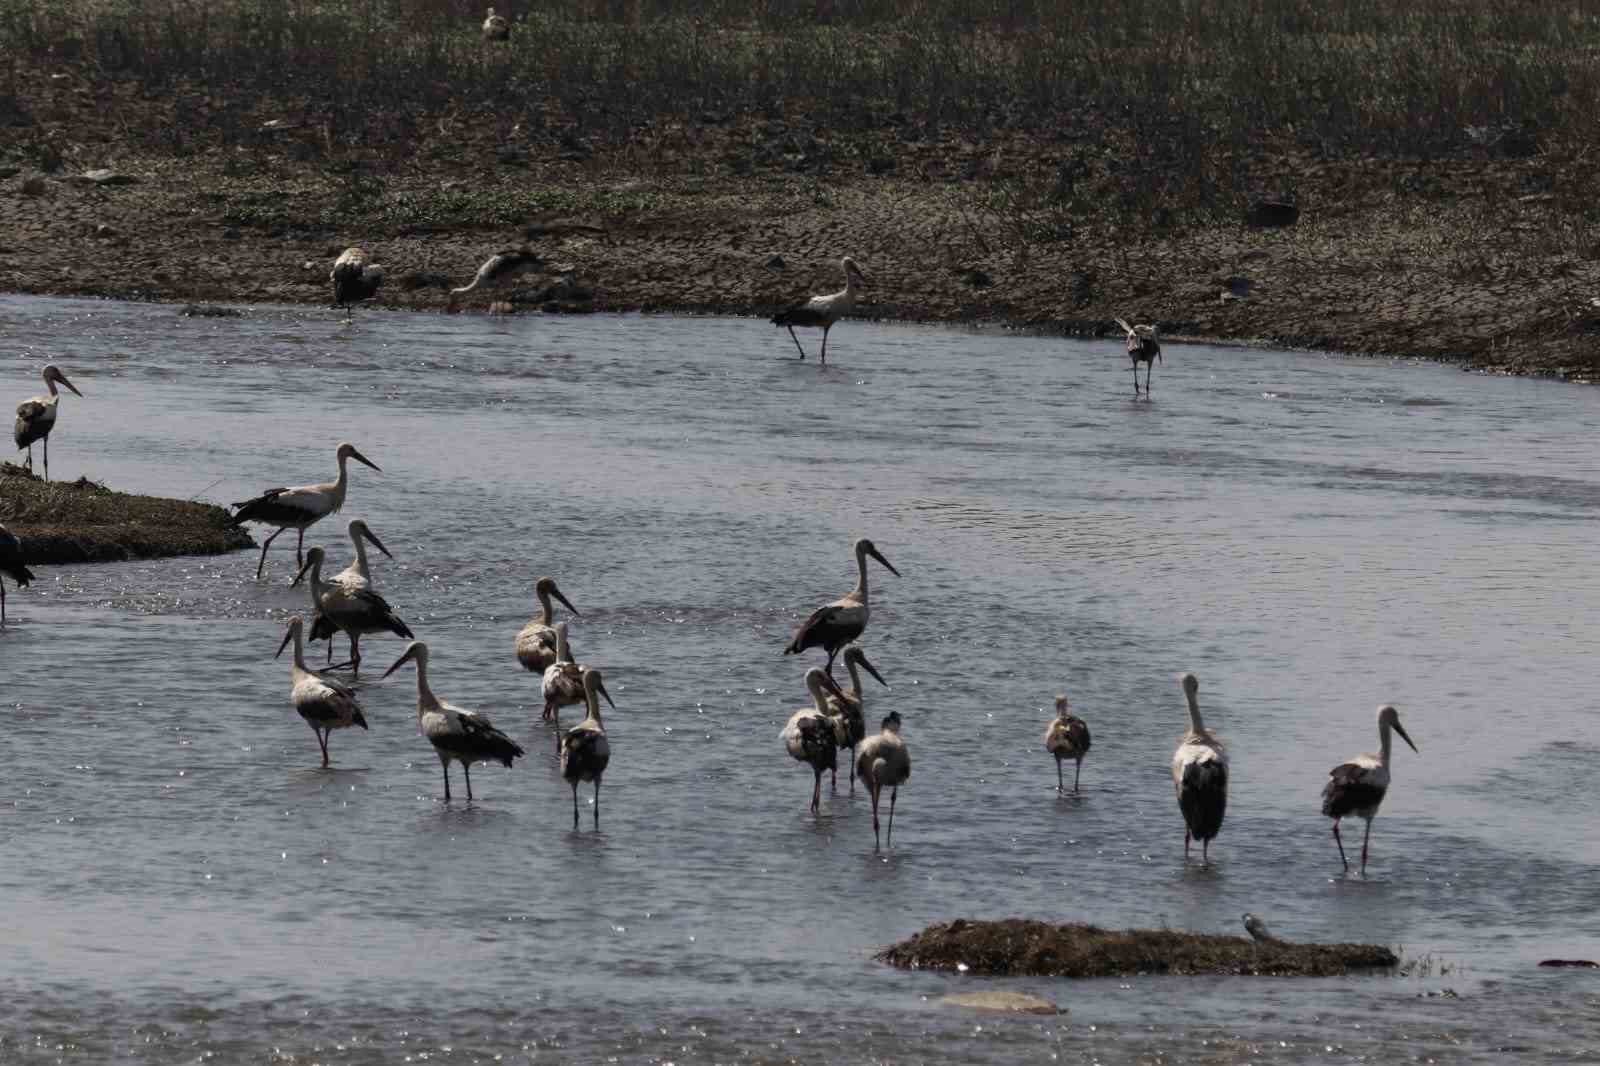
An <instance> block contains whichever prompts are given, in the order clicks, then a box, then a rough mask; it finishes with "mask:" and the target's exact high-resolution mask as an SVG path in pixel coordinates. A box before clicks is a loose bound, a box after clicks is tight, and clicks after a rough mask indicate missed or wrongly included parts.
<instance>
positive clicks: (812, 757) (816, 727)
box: [778, 666, 844, 814]
mask: <svg viewBox="0 0 1600 1066" xmlns="http://www.w3.org/2000/svg"><path fill="white" fill-rule="evenodd" d="M806 689H807V691H809V692H810V693H811V706H810V707H802V708H800V709H799V710H798V711H795V712H794V714H792V715H790V716H789V721H788V722H787V723H786V724H785V725H784V727H783V732H782V733H779V734H778V739H779V740H781V741H783V746H784V747H785V748H787V749H788V750H789V754H790V755H792V756H793V757H794V758H796V759H798V760H799V761H800V762H803V763H805V764H806V765H807V766H809V767H811V772H812V773H813V774H814V775H816V784H815V785H814V786H813V787H812V789H811V813H812V814H816V813H817V809H818V807H819V806H820V805H821V803H822V771H824V770H832V769H834V768H835V767H836V766H837V765H838V752H839V742H838V741H839V738H838V736H837V735H836V734H835V732H834V719H833V718H832V717H830V716H829V714H828V694H829V693H830V692H831V693H832V694H833V695H834V696H835V697H836V698H839V699H843V698H844V692H843V691H842V690H841V689H840V688H839V685H838V683H837V682H835V681H834V680H833V678H831V677H829V676H828V675H827V673H826V672H825V671H823V670H822V669H821V668H820V667H816V666H813V667H812V668H811V669H809V670H807V671H806Z"/></svg>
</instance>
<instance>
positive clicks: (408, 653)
mask: <svg viewBox="0 0 1600 1066" xmlns="http://www.w3.org/2000/svg"><path fill="white" fill-rule="evenodd" d="M408 662H414V663H416V664H417V725H418V726H419V727H420V728H421V730H422V735H423V736H425V737H427V738H428V743H429V744H432V745H433V751H434V754H435V755H437V756H439V765H440V766H441V767H443V768H444V801H445V802H446V803H449V802H450V760H451V759H454V760H455V761H457V762H459V763H460V764H461V773H462V774H463V775H464V776H465V777H466V779H467V802H468V803H471V802H472V764H473V763H475V762H497V763H499V764H500V765H502V766H505V767H510V766H511V760H513V759H515V758H518V757H519V756H521V755H524V754H526V753H525V752H524V751H523V750H522V748H521V747H519V746H518V745H517V743H516V742H515V741H513V740H512V739H511V738H510V737H508V736H506V735H505V734H504V733H502V732H500V730H498V729H496V728H495V727H494V726H493V725H491V724H490V723H489V719H487V718H485V717H484V716H483V715H481V714H478V713H477V712H476V711H469V710H467V709H466V708H465V707H457V706H456V705H455V704H452V703H446V702H445V701H443V700H441V699H439V697H437V696H435V695H434V694H433V689H431V688H429V687H428V646H427V645H426V644H424V643H423V642H422V641H420V640H413V641H412V642H411V643H410V644H407V645H406V650H405V651H404V652H402V653H401V655H400V658H399V659H397V660H395V664H394V665H393V666H391V667H389V669H388V670H386V671H384V674H383V676H384V677H388V676H389V675H390V674H392V673H394V672H395V671H396V670H398V669H400V668H401V667H402V666H404V665H405V664H406V663H408Z"/></svg>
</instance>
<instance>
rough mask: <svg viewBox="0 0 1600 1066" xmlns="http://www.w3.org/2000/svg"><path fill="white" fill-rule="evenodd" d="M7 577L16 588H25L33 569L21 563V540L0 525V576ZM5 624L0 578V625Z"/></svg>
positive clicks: (3, 598) (4, 593)
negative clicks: (14, 583) (13, 582)
mask: <svg viewBox="0 0 1600 1066" xmlns="http://www.w3.org/2000/svg"><path fill="white" fill-rule="evenodd" d="M7 577H9V578H10V579H11V580H12V581H15V582H16V583H17V588H19V589H21V588H27V587H28V582H30V581H32V580H33V571H31V570H29V569H28V568H27V567H26V566H23V565H22V542H21V541H20V540H18V539H17V538H16V535H15V534H14V533H12V532H11V531H10V530H9V529H7V528H6V527H5V526H0V578H7ZM5 624H6V583H5V582H4V581H3V580H0V626H3V625H5Z"/></svg>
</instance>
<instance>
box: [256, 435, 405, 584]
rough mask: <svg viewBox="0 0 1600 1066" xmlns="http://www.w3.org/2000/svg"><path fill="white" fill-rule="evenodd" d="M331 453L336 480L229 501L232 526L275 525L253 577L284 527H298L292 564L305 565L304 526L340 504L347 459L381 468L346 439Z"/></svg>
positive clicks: (345, 481)
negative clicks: (231, 504) (249, 498)
mask: <svg viewBox="0 0 1600 1066" xmlns="http://www.w3.org/2000/svg"><path fill="white" fill-rule="evenodd" d="M335 456H336V458H337V459H338V461H339V477H338V479H337V480H334V481H327V482H323V483H322V484H320V485H299V486H296V487H294V488H287V489H268V490H267V491H266V492H263V493H262V494H261V495H260V496H257V497H256V498H255V499H253V500H246V501H244V502H243V503H236V504H234V505H233V506H234V508H235V510H234V512H233V517H232V519H230V521H232V523H233V524H234V525H236V526H242V525H244V524H245V523H246V522H260V523H261V524H262V525H266V526H277V527H278V528H277V530H276V532H274V533H273V534H272V536H270V537H268V538H267V542H266V543H265V544H263V545H261V560H260V561H259V562H257V563H256V577H257V578H260V577H261V568H262V567H263V566H265V565H266V563H267V549H268V548H270V547H271V546H272V542H273V541H275V540H277V539H278V534H279V533H282V532H283V531H284V530H286V529H294V530H298V531H299V534H300V535H299V537H298V538H297V539H296V540H295V545H294V561H295V565H296V566H303V565H305V556H304V554H303V552H302V549H303V547H304V545H305V540H306V530H307V529H308V528H310V527H311V526H312V525H314V524H315V523H316V522H318V521H320V520H321V519H323V518H326V517H327V516H328V515H331V514H333V513H334V512H335V511H337V510H339V508H341V507H343V506H344V494H345V487H346V485H347V484H348V479H347V473H346V471H345V463H346V461H347V460H350V459H354V460H355V461H356V462H358V463H365V464H366V465H367V466H370V467H372V469H374V470H379V471H380V472H381V469H380V468H379V466H378V464H377V463H374V462H373V461H372V460H371V459H368V458H367V457H366V456H364V455H362V454H361V453H360V452H358V451H356V446H355V445H354V444H351V443H350V442H349V441H342V442H340V444H339V450H338V451H337V452H336V453H335Z"/></svg>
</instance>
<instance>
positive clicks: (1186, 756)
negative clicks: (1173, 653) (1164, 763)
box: [1172, 674, 1228, 863]
mask: <svg viewBox="0 0 1600 1066" xmlns="http://www.w3.org/2000/svg"><path fill="white" fill-rule="evenodd" d="M1178 682H1179V684H1181V685H1182V686H1183V696H1184V699H1185V700H1187V701H1188V703H1189V730H1188V732H1186V733H1184V734H1183V738H1182V739H1181V740H1179V741H1178V750H1177V751H1175V752H1173V753H1172V783H1173V785H1174V786H1175V787H1176V788H1177V790H1178V809H1179V810H1180V811H1182V812H1183V824H1184V830H1183V857H1184V858H1185V859H1187V858H1188V857H1189V841H1190V838H1193V839H1195V840H1198V841H1200V861H1201V862H1204V863H1210V861H1211V841H1212V840H1213V839H1214V838H1215V837H1216V835H1217V834H1218V833H1220V832H1221V831H1222V816H1223V815H1224V814H1226V813H1227V810H1228V752H1227V749H1226V748H1224V747H1223V746H1222V741H1221V740H1219V739H1217V736H1216V734H1214V733H1212V732H1211V730H1209V729H1207V728H1206V725H1205V722H1203V721H1202V720H1201V718H1200V679H1199V678H1197V677H1195V676H1194V675H1193V674H1183V675H1181V676H1180V677H1179V678H1178Z"/></svg>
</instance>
